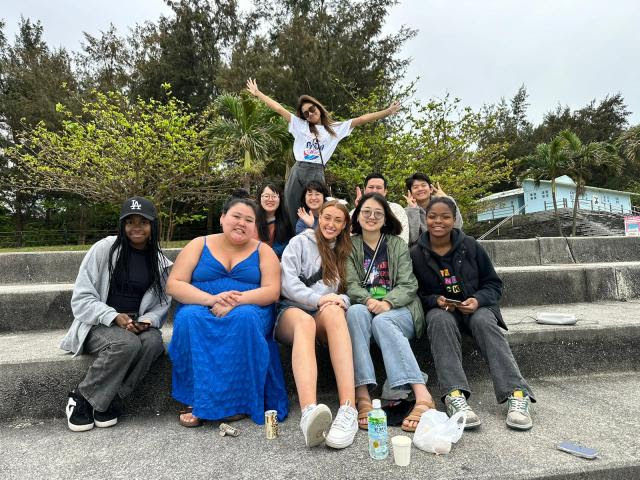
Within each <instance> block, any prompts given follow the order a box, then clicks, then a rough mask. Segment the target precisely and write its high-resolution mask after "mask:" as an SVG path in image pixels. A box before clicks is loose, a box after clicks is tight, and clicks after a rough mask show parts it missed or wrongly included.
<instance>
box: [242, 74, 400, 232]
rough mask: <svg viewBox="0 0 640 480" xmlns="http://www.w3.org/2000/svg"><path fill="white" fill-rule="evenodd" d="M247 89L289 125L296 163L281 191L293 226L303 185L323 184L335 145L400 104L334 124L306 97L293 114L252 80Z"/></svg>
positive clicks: (319, 104)
mask: <svg viewBox="0 0 640 480" xmlns="http://www.w3.org/2000/svg"><path fill="white" fill-rule="evenodd" d="M247 90H249V92H250V93H251V94H252V95H254V96H255V97H257V98H259V99H260V100H262V101H263V102H264V103H265V105H267V107H269V108H270V109H271V110H273V111H275V112H277V113H278V114H280V116H282V118H284V119H285V120H286V122H287V123H288V124H289V133H291V135H293V138H294V140H293V155H294V157H295V159H296V163H295V165H294V166H293V168H292V169H291V173H290V174H289V178H288V179H287V183H286V185H285V188H284V196H285V203H286V205H287V208H288V209H289V215H290V216H291V224H292V225H295V224H296V222H297V220H298V218H297V211H298V208H299V207H300V197H301V195H302V192H303V190H304V187H305V185H306V184H307V183H308V182H309V181H311V180H318V181H320V182H322V183H325V178H324V169H325V166H326V165H327V162H329V159H330V158H331V155H332V154H333V152H334V150H335V149H336V146H337V145H338V142H340V140H342V139H343V138H345V137H347V136H348V135H349V134H350V133H351V131H352V130H353V129H354V128H355V127H357V126H359V125H364V124H365V123H369V122H374V121H376V120H380V119H382V118H385V117H387V116H389V115H392V114H394V113H396V112H397V111H398V109H399V108H400V105H399V104H398V103H396V102H394V103H392V104H391V105H390V106H389V107H388V108H385V109H384V110H380V111H378V112H372V113H367V114H364V115H361V116H360V117H357V118H353V119H351V120H346V121H344V122H336V121H334V120H333V119H332V118H331V116H330V115H329V112H327V110H326V109H325V108H324V106H323V105H322V104H321V103H320V102H319V101H318V100H316V99H315V98H313V97H311V96H309V95H302V96H301V97H300V98H299V99H298V106H297V107H296V112H295V115H294V114H292V113H291V112H289V111H288V110H287V109H286V108H284V107H283V106H282V105H280V104H279V103H278V102H277V101H275V100H273V99H272V98H269V97H268V96H267V95H265V94H264V93H262V92H261V91H260V90H259V89H258V84H257V83H256V81H255V80H254V79H249V80H247Z"/></svg>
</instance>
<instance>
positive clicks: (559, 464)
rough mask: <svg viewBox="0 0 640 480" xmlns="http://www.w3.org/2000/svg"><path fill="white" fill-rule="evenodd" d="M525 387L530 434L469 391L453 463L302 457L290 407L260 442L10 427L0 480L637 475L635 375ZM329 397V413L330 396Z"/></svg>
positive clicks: (181, 433) (186, 432)
mask: <svg viewBox="0 0 640 480" xmlns="http://www.w3.org/2000/svg"><path fill="white" fill-rule="evenodd" d="M530 380H531V384H532V385H533V387H534V388H535V390H536V393H537V396H538V400H539V403H538V404H537V406H536V407H534V408H535V413H534V421H535V426H534V428H533V429H532V430H531V431H529V432H514V431H511V430H508V429H507V428H506V427H505V425H504V409H503V407H502V406H497V405H495V400H494V398H493V393H492V389H491V386H490V384H489V383H486V382H485V383H482V384H478V385H474V386H473V387H474V388H475V389H476V391H477V393H476V394H475V395H474V396H473V397H472V401H471V404H472V407H473V408H474V409H475V410H476V411H477V413H478V414H479V415H480V416H481V418H482V420H483V422H484V423H483V425H482V426H481V427H480V429H479V430H477V431H473V432H465V434H464V435H463V437H462V439H461V440H460V442H459V443H458V444H457V445H455V446H454V448H453V450H452V452H451V454H449V455H443V456H435V455H432V454H429V453H425V452H422V451H420V450H418V449H416V448H415V447H413V449H412V463H411V465H410V466H409V467H405V468H401V467H396V466H395V465H394V464H393V460H392V458H391V456H390V458H389V459H387V460H384V461H374V460H371V459H370V458H369V456H368V452H367V437H366V434H364V433H359V434H358V436H357V437H356V442H355V443H354V445H352V446H351V447H349V448H347V449H345V450H342V451H333V450H330V449H328V448H325V447H324V446H321V447H318V448H314V449H311V450H310V449H307V448H306V447H304V444H303V440H302V434H301V433H300V430H299V427H298V421H299V415H300V412H299V409H298V408H297V406H296V407H294V408H293V412H292V414H291V416H290V418H289V419H288V420H287V421H285V422H283V423H282V425H281V436H280V437H279V438H277V439H276V440H266V439H265V438H264V433H263V428H262V427H260V426H257V425H255V424H253V423H252V422H251V421H249V420H243V421H241V422H238V423H236V426H237V427H239V428H240V429H241V432H242V433H241V436H240V437H238V438H230V437H220V436H218V435H217V429H216V426H214V425H213V424H208V425H206V426H204V427H202V428H198V429H186V428H183V427H180V426H179V425H178V424H177V422H176V418H175V415H167V414H162V415H158V416H151V417H149V416H147V417H123V418H122V419H121V421H120V423H119V424H118V425H117V426H116V427H114V428H110V429H104V430H101V429H94V430H92V431H90V432H86V433H72V432H70V431H68V430H67V428H66V423H65V422H64V421H61V420H34V421H24V420H20V421H13V422H5V423H2V424H0V478H2V479H3V480H8V479H22V478H29V479H40V478H42V479H44V478H46V479H58V478H60V479H69V478H87V479H111V478H113V479H117V478H127V479H128V478H154V479H156V478H157V479H172V478H263V479H270V478H278V479H297V478H305V479H316V478H317V479H320V478H322V479H329V478H331V479H333V478H350V479H357V478H362V479H378V478H406V479H408V478H428V479H433V480H436V479H451V478H466V479H492V480H498V479H502V478H517V479H529V478H541V477H544V478H580V479H585V478H607V479H611V478H619V479H632V478H640V442H638V439H637V432H639V431H640V417H639V416H638V414H637V411H638V410H637V408H638V407H637V401H636V398H637V397H636V392H637V391H638V390H639V389H640V378H639V376H638V375H637V372H630V373H608V374H597V375H590V376H588V377H587V376H581V377H545V378H537V379H530ZM327 400H330V401H329V402H327V403H329V404H330V407H331V408H332V410H333V411H334V412H335V407H336V405H335V399H327ZM61 408H62V406H61ZM391 430H392V431H391V434H392V435H395V434H399V433H401V431H400V430H399V429H396V428H394V429H391ZM564 440H567V441H573V442H576V443H579V444H583V445H585V446H589V447H592V448H595V449H597V450H598V452H599V454H600V456H599V458H598V459H597V460H592V461H589V460H584V459H580V458H576V457H573V456H570V455H568V454H565V453H562V452H559V451H557V450H556V449H555V445H556V444H557V443H559V442H561V441H564Z"/></svg>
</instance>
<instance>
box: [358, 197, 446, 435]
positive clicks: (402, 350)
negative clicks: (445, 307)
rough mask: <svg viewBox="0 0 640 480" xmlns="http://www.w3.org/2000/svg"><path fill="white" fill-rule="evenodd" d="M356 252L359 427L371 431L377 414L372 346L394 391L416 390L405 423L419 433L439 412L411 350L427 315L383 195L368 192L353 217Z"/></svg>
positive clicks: (395, 223) (408, 429)
mask: <svg viewBox="0 0 640 480" xmlns="http://www.w3.org/2000/svg"><path fill="white" fill-rule="evenodd" d="M352 225H353V227H352V230H351V231H352V233H353V236H352V237H351V242H352V245H353V248H352V249H351V254H350V255H349V260H348V262H347V295H348V296H349V299H350V300H351V306H350V307H349V309H348V310H347V325H348V327H349V335H350V337H351V346H352V350H353V364H354V370H355V386H356V391H355V397H356V406H357V408H358V426H359V427H360V428H361V429H367V426H368V425H367V414H368V413H369V412H370V411H371V410H373V407H372V405H371V397H370V395H369V388H370V387H375V386H376V374H375V370H374V366H373V361H372V359H371V352H370V350H369V345H370V343H371V338H372V337H373V340H374V341H375V342H376V343H377V344H378V346H379V347H380V351H381V352H382V357H383V359H384V366H385V371H386V373H387V379H388V382H389V387H391V388H392V389H394V388H406V387H409V388H411V389H412V390H413V393H414V395H415V398H416V403H415V406H414V408H413V410H412V411H411V412H409V414H408V415H407V417H406V418H405V419H404V421H403V423H402V429H403V430H405V431H408V432H415V430H416V427H417V426H418V422H419V421H420V416H421V415H422V414H423V413H424V412H425V411H427V410H429V409H430V408H435V404H434V402H433V398H432V397H431V395H430V394H429V391H428V390H427V387H426V385H425V380H424V377H423V375H422V372H421V371H420V367H419V366H418V362H417V361H416V357H415V356H414V354H413V351H412V350H411V346H410V345H409V340H411V339H413V338H416V337H417V338H419V337H420V336H421V335H422V333H423V331H424V329H425V327H424V314H423V311H422V305H421V304H420V300H419V299H418V297H417V296H416V292H417V291H418V281H417V280H416V277H415V276H414V274H413V266H412V263H411V257H410V256H409V249H408V247H407V244H406V242H405V241H404V240H403V239H402V238H401V237H399V236H398V235H399V234H400V232H401V230H402V227H401V225H400V222H399V221H398V219H397V218H396V217H395V216H394V215H393V212H392V211H391V207H390V206H389V203H388V202H387V200H386V199H385V198H384V197H383V196H382V195H381V194H379V193H376V192H372V193H366V194H365V195H364V196H363V197H362V198H361V199H360V202H358V206H357V207H356V209H355V210H354V212H353V216H352Z"/></svg>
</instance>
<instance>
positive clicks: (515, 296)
mask: <svg viewBox="0 0 640 480" xmlns="http://www.w3.org/2000/svg"><path fill="white" fill-rule="evenodd" d="M496 271H497V272H498V274H499V275H500V278H502V281H503V283H504V290H503V295H502V300H501V302H500V303H501V305H502V306H518V305H544V304H562V303H577V302H599V301H607V300H620V301H625V300H631V299H635V298H638V297H640V262H609V263H577V264H564V265H560V264H557V265H541V266H524V267H499V268H497V269H496Z"/></svg>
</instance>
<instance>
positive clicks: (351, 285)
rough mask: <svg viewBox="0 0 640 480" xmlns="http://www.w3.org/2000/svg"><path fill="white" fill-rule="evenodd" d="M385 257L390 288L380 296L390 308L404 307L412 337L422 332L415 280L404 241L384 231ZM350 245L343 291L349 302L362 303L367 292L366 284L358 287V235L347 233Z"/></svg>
mask: <svg viewBox="0 0 640 480" xmlns="http://www.w3.org/2000/svg"><path fill="white" fill-rule="evenodd" d="M386 238H387V257H388V261H389V276H390V278H391V285H393V288H392V289H391V291H390V292H389V293H387V295H386V296H385V297H384V300H385V301H387V302H389V303H390V304H391V306H392V307H393V308H400V307H407V308H408V309H409V311H410V312H411V316H412V317H413V327H414V329H415V332H416V338H420V337H421V336H422V333H423V332H424V312H423V310H422V305H421V303H420V300H419V299H418V297H417V295H416V292H417V291H418V281H417V280H416V277H415V276H414V275H413V264H412V263H411V257H410V256H409V249H408V247H407V244H406V243H405V242H404V240H402V239H401V238H400V237H397V236H395V235H387V236H386ZM351 243H352V244H353V248H352V250H351V254H350V255H349V259H348V260H347V295H349V298H350V299H351V304H354V303H361V304H363V305H364V304H366V302H367V300H368V299H369V298H371V294H370V293H369V291H368V290H367V289H366V288H362V286H361V285H362V281H363V280H364V274H365V273H366V272H365V271H364V266H363V265H364V250H363V246H362V235H354V236H352V237H351Z"/></svg>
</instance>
